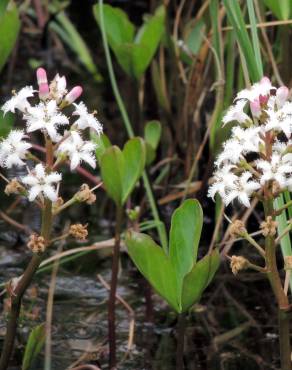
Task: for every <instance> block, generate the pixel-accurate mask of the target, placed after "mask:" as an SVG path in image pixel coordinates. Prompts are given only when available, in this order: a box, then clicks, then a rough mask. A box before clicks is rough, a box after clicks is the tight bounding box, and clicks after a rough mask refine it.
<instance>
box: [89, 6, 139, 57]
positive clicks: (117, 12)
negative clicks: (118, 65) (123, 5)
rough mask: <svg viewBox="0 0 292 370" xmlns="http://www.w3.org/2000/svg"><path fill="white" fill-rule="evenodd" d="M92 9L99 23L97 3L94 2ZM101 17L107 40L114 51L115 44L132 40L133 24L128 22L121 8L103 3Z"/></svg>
mask: <svg viewBox="0 0 292 370" xmlns="http://www.w3.org/2000/svg"><path fill="white" fill-rule="evenodd" d="M93 10H94V15H95V18H96V21H97V22H98V24H99V25H100V7H99V4H96V5H95V6H94V8H93ZM103 17H104V23H105V29H106V34H107V37H108V42H109V45H110V47H111V48H112V49H113V51H114V52H115V47H116V46H117V45H120V44H123V43H131V42H133V40H134V33H135V26H134V25H133V23H131V22H130V20H129V18H128V15H127V14H126V13H125V12H124V11H123V10H121V9H119V8H115V7H113V6H111V5H108V4H103Z"/></svg>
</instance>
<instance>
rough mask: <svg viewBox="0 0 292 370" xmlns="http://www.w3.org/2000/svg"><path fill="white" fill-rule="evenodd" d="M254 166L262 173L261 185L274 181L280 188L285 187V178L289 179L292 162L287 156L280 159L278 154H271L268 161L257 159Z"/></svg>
mask: <svg viewBox="0 0 292 370" xmlns="http://www.w3.org/2000/svg"><path fill="white" fill-rule="evenodd" d="M256 166H257V168H258V169H260V170H261V171H262V173H263V174H262V176H261V179H260V183H261V184H262V185H264V184H265V182H267V181H270V180H275V181H277V182H278V184H279V185H280V187H281V188H285V187H286V186H287V176H289V177H290V175H291V173H292V162H291V161H290V160H289V156H286V155H285V156H283V157H281V155H280V154H279V153H273V154H272V156H271V160H270V161H266V160H263V159H259V160H258V161H257V162H256Z"/></svg>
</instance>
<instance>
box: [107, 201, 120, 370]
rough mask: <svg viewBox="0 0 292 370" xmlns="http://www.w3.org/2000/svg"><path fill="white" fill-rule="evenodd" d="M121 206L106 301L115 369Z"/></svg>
mask: <svg viewBox="0 0 292 370" xmlns="http://www.w3.org/2000/svg"><path fill="white" fill-rule="evenodd" d="M122 214H123V208H122V207H121V206H120V205H117V209H116V229H115V245H114V250H113V260H112V277H111V286H110V294H109V302H108V337H109V368H110V370H111V369H115V367H116V363H117V358H116V313H115V304H116V292H117V284H118V272H119V260H120V242H121V224H122Z"/></svg>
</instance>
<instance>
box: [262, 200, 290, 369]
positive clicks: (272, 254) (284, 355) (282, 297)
mask: <svg viewBox="0 0 292 370" xmlns="http://www.w3.org/2000/svg"><path fill="white" fill-rule="evenodd" d="M264 210H265V217H266V219H267V217H268V216H272V217H273V219H275V216H274V208H273V200H272V199H268V200H266V201H264ZM265 246H266V265H267V276H268V278H269V281H270V284H271V287H272V289H273V292H274V294H275V297H276V299H277V302H278V307H279V316H278V317H279V340H280V356H281V370H291V343H290V322H289V317H288V315H287V312H286V311H288V310H289V300H288V297H287V296H286V294H285V291H284V289H283V286H282V282H281V279H280V276H279V272H278V267H277V261H276V243H275V237H274V236H272V235H268V236H267V237H266V239H265Z"/></svg>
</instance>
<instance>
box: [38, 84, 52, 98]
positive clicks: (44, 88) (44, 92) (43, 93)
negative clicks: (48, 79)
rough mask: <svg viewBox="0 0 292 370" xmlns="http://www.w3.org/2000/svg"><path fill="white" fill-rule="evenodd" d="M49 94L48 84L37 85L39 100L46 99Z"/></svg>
mask: <svg viewBox="0 0 292 370" xmlns="http://www.w3.org/2000/svg"><path fill="white" fill-rule="evenodd" d="M49 93H50V89H49V85H48V84H46V83H44V84H40V85H39V97H40V99H41V100H43V99H47V97H48V96H49Z"/></svg>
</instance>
